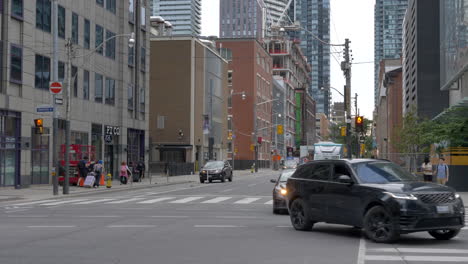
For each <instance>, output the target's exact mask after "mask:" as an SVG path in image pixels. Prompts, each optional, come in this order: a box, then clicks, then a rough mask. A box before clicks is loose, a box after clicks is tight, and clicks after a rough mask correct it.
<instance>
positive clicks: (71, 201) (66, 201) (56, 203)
mask: <svg viewBox="0 0 468 264" xmlns="http://www.w3.org/2000/svg"><path fill="white" fill-rule="evenodd" d="M87 200H88V199H73V200H65V201H59V202H52V203H44V204H40V205H44V206H49V205H59V204H66V203H75V202H81V201H87Z"/></svg>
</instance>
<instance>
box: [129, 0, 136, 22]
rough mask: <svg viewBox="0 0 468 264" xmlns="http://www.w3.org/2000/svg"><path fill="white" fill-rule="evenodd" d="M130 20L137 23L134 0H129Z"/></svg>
mask: <svg viewBox="0 0 468 264" xmlns="http://www.w3.org/2000/svg"><path fill="white" fill-rule="evenodd" d="M128 22H130V23H132V24H133V23H135V5H134V0H128Z"/></svg>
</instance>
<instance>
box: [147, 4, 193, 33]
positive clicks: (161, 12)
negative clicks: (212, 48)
mask: <svg viewBox="0 0 468 264" xmlns="http://www.w3.org/2000/svg"><path fill="white" fill-rule="evenodd" d="M149 1H150V5H151V15H152V16H161V17H163V18H164V19H166V20H167V21H170V22H171V24H172V26H173V30H172V35H174V36H176V35H190V36H199V35H200V34H201V0H169V1H167V0H149Z"/></svg>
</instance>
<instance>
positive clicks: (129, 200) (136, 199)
mask: <svg viewBox="0 0 468 264" xmlns="http://www.w3.org/2000/svg"><path fill="white" fill-rule="evenodd" d="M143 199H145V198H130V199H126V200H117V201H112V202H107V203H106V204H123V203H129V202H135V201H140V200H143Z"/></svg>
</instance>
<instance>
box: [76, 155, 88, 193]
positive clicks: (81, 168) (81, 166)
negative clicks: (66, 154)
mask: <svg viewBox="0 0 468 264" xmlns="http://www.w3.org/2000/svg"><path fill="white" fill-rule="evenodd" d="M78 174H79V177H80V180H79V181H78V182H84V179H85V178H86V176H88V157H87V156H84V157H83V159H82V160H80V161H79V162H78ZM78 185H79V186H81V185H80V184H78Z"/></svg>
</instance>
